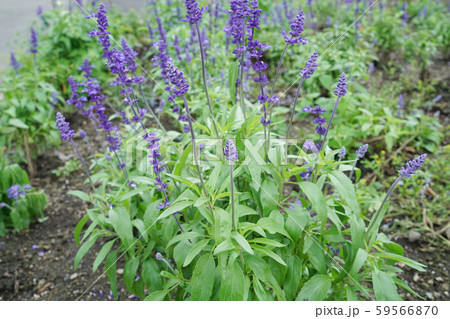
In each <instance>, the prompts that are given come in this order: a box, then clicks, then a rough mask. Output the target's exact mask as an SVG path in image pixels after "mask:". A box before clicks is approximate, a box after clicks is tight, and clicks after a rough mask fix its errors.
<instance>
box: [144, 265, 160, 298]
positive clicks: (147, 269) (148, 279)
mask: <svg viewBox="0 0 450 319" xmlns="http://www.w3.org/2000/svg"><path fill="white" fill-rule="evenodd" d="M142 279H143V280H144V284H145V286H146V287H147V289H148V291H157V290H160V289H161V288H162V283H163V282H162V278H161V276H160V272H159V269H158V266H157V265H156V262H155V260H154V259H153V258H148V259H146V260H145V261H144V262H143V263H142Z"/></svg>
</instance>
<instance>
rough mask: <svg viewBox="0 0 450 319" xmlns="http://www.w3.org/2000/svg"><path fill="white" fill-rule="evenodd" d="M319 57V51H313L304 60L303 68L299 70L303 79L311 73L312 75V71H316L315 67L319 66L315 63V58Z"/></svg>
mask: <svg viewBox="0 0 450 319" xmlns="http://www.w3.org/2000/svg"><path fill="white" fill-rule="evenodd" d="M318 58H319V53H318V52H317V51H316V52H314V53H313V54H312V55H311V56H310V57H309V59H308V61H306V66H305V68H304V69H303V70H302V71H301V72H300V76H302V77H303V78H305V79H309V78H310V77H311V75H313V73H314V71H316V68H317V67H318V66H319V65H318V64H317V59H318Z"/></svg>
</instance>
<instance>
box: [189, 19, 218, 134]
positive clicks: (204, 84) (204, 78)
mask: <svg viewBox="0 0 450 319" xmlns="http://www.w3.org/2000/svg"><path fill="white" fill-rule="evenodd" d="M195 28H196V30H197V38H198V43H199V44H200V56H201V59H202V77H203V87H204V88H205V93H206V100H207V101H208V106H209V114H210V116H211V119H212V122H213V126H214V132H215V133H216V136H217V137H219V131H218V129H217V126H216V121H215V120H214V112H213V108H212V104H211V99H210V98H209V93H208V84H207V83H206V68H205V52H203V44H202V38H201V36H200V29H199V27H198V22H197V23H195Z"/></svg>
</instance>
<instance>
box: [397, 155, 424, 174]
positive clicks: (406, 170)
mask: <svg viewBox="0 0 450 319" xmlns="http://www.w3.org/2000/svg"><path fill="white" fill-rule="evenodd" d="M426 159H427V154H422V155H420V156H418V157H416V158H415V159H413V160H412V161H409V162H407V163H406V165H405V166H404V167H402V169H401V170H400V175H402V176H403V177H411V175H414V174H415V173H416V172H417V170H418V169H420V167H421V166H422V164H423V163H424V162H425V160H426Z"/></svg>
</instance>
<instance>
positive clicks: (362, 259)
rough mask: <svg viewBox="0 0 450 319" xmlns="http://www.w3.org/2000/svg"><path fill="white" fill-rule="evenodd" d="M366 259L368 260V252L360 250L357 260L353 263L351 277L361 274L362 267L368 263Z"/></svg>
mask: <svg viewBox="0 0 450 319" xmlns="http://www.w3.org/2000/svg"><path fill="white" fill-rule="evenodd" d="M366 259H367V252H366V251H365V250H364V249H362V248H359V249H358V252H357V253H356V257H355V260H354V261H353V265H352V268H351V269H350V273H349V275H350V276H352V277H353V276H356V274H357V273H358V272H359V270H360V269H361V267H362V266H363V265H364V263H365V262H366Z"/></svg>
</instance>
